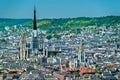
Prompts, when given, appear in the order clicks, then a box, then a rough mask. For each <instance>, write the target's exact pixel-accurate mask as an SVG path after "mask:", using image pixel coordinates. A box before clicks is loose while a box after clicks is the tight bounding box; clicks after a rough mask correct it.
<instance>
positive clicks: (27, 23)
mask: <svg viewBox="0 0 120 80" xmlns="http://www.w3.org/2000/svg"><path fill="white" fill-rule="evenodd" d="M18 24H22V25H23V26H24V27H30V28H32V26H33V21H32V19H0V28H2V27H4V26H13V25H18ZM117 24H120V16H106V17H92V18H90V17H78V18H60V19H41V20H37V27H38V28H40V29H42V30H47V31H48V32H56V31H57V32H59V31H64V30H74V29H81V28H84V27H93V28H94V27H95V26H98V27H99V26H103V25H104V26H107V27H109V26H113V27H116V25H117Z"/></svg>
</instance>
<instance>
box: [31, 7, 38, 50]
mask: <svg viewBox="0 0 120 80" xmlns="http://www.w3.org/2000/svg"><path fill="white" fill-rule="evenodd" d="M33 24H34V26H33V36H32V49H33V51H34V52H36V50H38V45H39V44H38V33H37V24H36V8H35V7H34V22H33Z"/></svg>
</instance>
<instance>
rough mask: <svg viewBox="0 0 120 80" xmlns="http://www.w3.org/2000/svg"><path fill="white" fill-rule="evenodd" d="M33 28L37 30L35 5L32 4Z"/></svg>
mask: <svg viewBox="0 0 120 80" xmlns="http://www.w3.org/2000/svg"><path fill="white" fill-rule="evenodd" d="M33 29H34V30H37V26H36V7H35V6H34V27H33Z"/></svg>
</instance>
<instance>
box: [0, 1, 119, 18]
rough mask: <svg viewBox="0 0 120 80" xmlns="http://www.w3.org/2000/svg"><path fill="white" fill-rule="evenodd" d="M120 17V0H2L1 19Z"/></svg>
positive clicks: (0, 2)
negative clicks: (35, 16)
mask: <svg viewBox="0 0 120 80" xmlns="http://www.w3.org/2000/svg"><path fill="white" fill-rule="evenodd" d="M34 5H36V10H37V18H38V19H43V18H73V17H101V16H110V15H115V16H120V0H0V18H30V19H32V18H33V9H34Z"/></svg>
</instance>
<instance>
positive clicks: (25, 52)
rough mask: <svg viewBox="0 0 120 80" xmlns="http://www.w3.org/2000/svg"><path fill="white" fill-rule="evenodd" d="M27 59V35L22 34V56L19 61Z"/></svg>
mask: <svg viewBox="0 0 120 80" xmlns="http://www.w3.org/2000/svg"><path fill="white" fill-rule="evenodd" d="M26 58H27V48H26V36H25V33H24V32H22V33H21V40H20V54H19V59H20V60H25V59H26Z"/></svg>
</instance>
